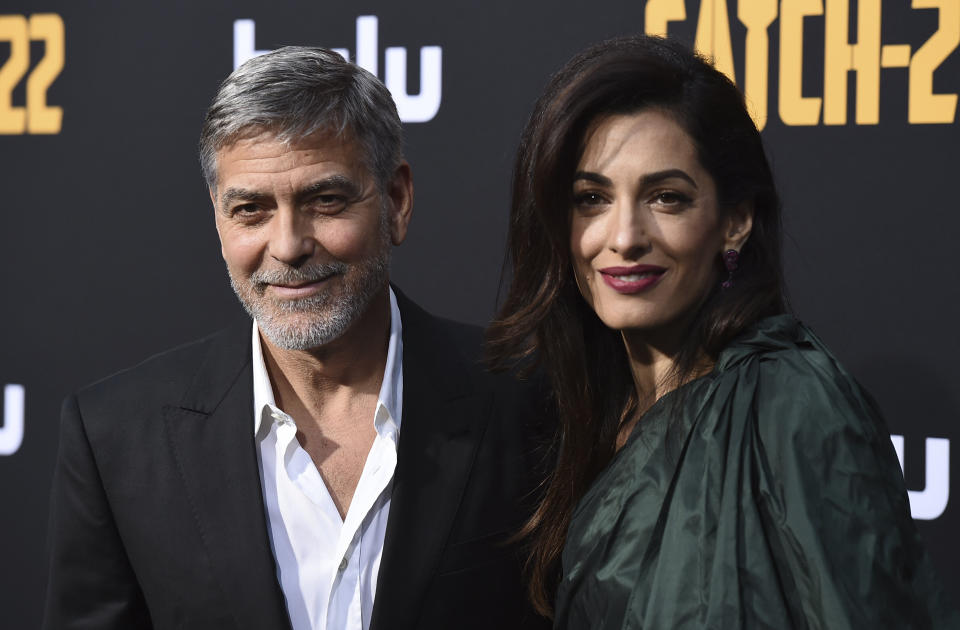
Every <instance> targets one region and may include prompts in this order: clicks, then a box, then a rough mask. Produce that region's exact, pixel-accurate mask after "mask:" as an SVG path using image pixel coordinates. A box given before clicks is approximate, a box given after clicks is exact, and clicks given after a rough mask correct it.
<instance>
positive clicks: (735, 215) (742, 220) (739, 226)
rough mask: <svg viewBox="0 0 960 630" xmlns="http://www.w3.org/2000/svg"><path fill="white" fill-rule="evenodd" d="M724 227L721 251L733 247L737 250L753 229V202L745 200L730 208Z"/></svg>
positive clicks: (741, 247) (741, 246)
mask: <svg viewBox="0 0 960 630" xmlns="http://www.w3.org/2000/svg"><path fill="white" fill-rule="evenodd" d="M724 227H725V229H724V232H723V238H724V241H723V242H724V246H723V251H727V250H728V249H735V250H737V251H738V252H739V251H740V250H741V249H743V245H744V244H745V243H746V242H747V239H748V238H750V231H751V230H752V229H753V202H749V201H745V202H743V203H741V204H740V205H738V206H736V207H735V208H733V209H732V210H730V211H729V212H728V213H727V217H726V225H725V226H724Z"/></svg>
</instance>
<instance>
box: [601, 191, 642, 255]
mask: <svg viewBox="0 0 960 630" xmlns="http://www.w3.org/2000/svg"><path fill="white" fill-rule="evenodd" d="M610 218H611V221H610V225H609V228H608V229H609V232H608V235H607V238H608V246H609V248H610V249H611V250H612V251H615V252H617V253H618V254H620V255H621V256H623V257H624V258H632V257H635V256H637V255H641V254H643V252H644V251H645V250H646V249H648V248H649V247H650V237H649V234H648V227H649V226H648V225H647V224H648V223H649V217H647V215H646V213H645V212H644V209H643V208H641V207H638V204H636V203H634V202H633V201H632V200H630V201H626V200H625V201H618V202H617V203H616V204H614V207H613V212H612V213H611V217H610Z"/></svg>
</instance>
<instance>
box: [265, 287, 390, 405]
mask: <svg viewBox="0 0 960 630" xmlns="http://www.w3.org/2000/svg"><path fill="white" fill-rule="evenodd" d="M260 339H261V344H262V348H263V358H264V363H265V365H266V368H267V373H268V374H269V376H270V382H271V384H272V385H273V394H274V398H275V400H276V403H277V406H278V407H279V408H281V409H283V410H284V411H286V412H288V413H290V412H291V411H293V410H295V409H302V410H306V411H307V412H309V413H310V415H311V416H314V417H316V415H317V414H316V412H317V411H318V410H320V409H322V408H323V406H324V403H325V402H326V401H327V400H331V399H340V400H342V399H343V398H344V397H347V398H353V397H356V396H361V397H362V396H368V395H373V396H374V397H376V396H377V395H378V394H379V391H380V384H381V382H382V380H383V370H384V368H385V365H386V361H387V348H388V345H389V339H390V294H389V289H388V288H387V287H384V288H383V290H382V291H380V292H378V293H377V294H376V296H374V298H373V299H372V300H371V301H370V304H369V306H368V307H367V310H366V311H365V312H364V313H363V314H362V315H361V316H360V318H359V319H357V321H355V322H354V323H353V325H351V326H350V327H349V328H348V329H347V331H346V332H345V333H344V334H343V335H341V336H340V337H338V338H337V339H335V340H333V341H331V342H330V343H327V344H324V345H323V346H320V347H317V348H311V349H309V350H285V349H282V348H278V347H277V346H275V345H273V343H271V341H270V340H269V339H267V338H266V337H265V336H263V335H262V334H261V337H260Z"/></svg>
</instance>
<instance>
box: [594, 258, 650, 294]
mask: <svg viewBox="0 0 960 630" xmlns="http://www.w3.org/2000/svg"><path fill="white" fill-rule="evenodd" d="M665 271H666V269H665V268H663V267H658V266H657V265H633V266H632V267H605V268H604V269H601V270H600V275H601V276H603V281H604V282H606V283H607V286H609V287H610V288H611V289H613V290H614V291H616V292H617V293H624V294H630V293H639V292H641V291H644V290H646V289H649V288H650V287H652V286H654V285H655V284H657V283H658V282H660V278H662V277H663V274H664V272H665Z"/></svg>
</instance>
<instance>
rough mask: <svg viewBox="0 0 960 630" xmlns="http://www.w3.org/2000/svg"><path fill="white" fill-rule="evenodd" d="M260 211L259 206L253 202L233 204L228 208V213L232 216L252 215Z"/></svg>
mask: <svg viewBox="0 0 960 630" xmlns="http://www.w3.org/2000/svg"><path fill="white" fill-rule="evenodd" d="M259 211H260V206H258V205H257V204H255V203H245V204H242V205H239V206H234V207H233V208H232V209H231V210H230V214H231V215H233V216H240V217H244V216H252V215H254V214H256V213H258V212H259Z"/></svg>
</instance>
